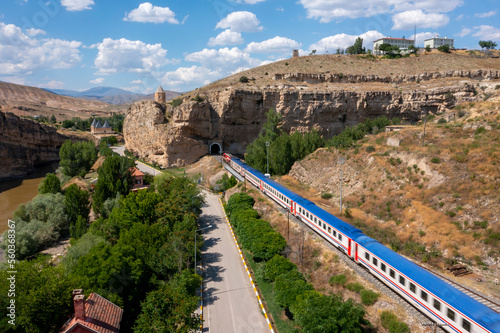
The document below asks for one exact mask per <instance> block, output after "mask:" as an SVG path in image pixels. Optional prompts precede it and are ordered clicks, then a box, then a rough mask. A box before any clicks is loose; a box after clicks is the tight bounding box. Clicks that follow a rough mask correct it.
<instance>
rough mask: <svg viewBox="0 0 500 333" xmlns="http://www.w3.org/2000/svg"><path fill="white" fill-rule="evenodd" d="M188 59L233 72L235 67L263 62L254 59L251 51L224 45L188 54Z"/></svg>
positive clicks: (250, 65)
mask: <svg viewBox="0 0 500 333" xmlns="http://www.w3.org/2000/svg"><path fill="white" fill-rule="evenodd" d="M185 59H186V61H193V62H199V63H201V64H202V65H203V66H206V67H207V68H214V69H216V68H217V69H220V70H221V71H223V72H231V71H232V70H234V69H235V68H238V67H242V66H246V67H250V68H252V67H255V66H258V65H260V64H261V61H260V60H258V59H253V58H252V57H251V56H250V54H249V53H246V52H244V51H242V50H240V49H239V48H237V47H233V48H231V49H230V48H228V47H224V48H221V49H219V50H215V49H203V50H202V51H199V52H194V53H191V54H188V55H187V56H186V58H185Z"/></svg>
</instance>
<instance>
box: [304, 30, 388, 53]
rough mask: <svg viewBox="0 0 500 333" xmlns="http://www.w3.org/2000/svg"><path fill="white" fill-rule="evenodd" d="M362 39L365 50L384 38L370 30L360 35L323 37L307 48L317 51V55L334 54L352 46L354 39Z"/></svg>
mask: <svg viewBox="0 0 500 333" xmlns="http://www.w3.org/2000/svg"><path fill="white" fill-rule="evenodd" d="M358 37H360V38H362V39H363V46H364V47H365V48H367V49H371V48H372V47H373V41H374V40H377V39H379V38H382V37H384V35H383V34H382V33H380V32H378V31H375V30H371V31H367V32H365V33H364V34H361V35H348V34H344V33H342V34H337V35H333V36H329V37H325V38H323V39H321V40H319V41H317V42H316V43H314V44H312V45H311V46H310V47H309V50H311V51H312V50H317V51H318V53H324V52H325V51H326V52H329V53H334V52H335V51H336V50H337V49H339V48H340V49H346V48H347V47H349V46H351V45H353V44H354V41H355V40H356V38H358Z"/></svg>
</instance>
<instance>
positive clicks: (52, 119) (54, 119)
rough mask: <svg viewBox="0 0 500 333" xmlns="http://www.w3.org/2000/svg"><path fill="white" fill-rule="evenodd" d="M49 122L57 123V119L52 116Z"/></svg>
mask: <svg viewBox="0 0 500 333" xmlns="http://www.w3.org/2000/svg"><path fill="white" fill-rule="evenodd" d="M50 122H51V123H56V122H57V119H56V116H55V115H52V117H50Z"/></svg>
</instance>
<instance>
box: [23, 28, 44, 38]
mask: <svg viewBox="0 0 500 333" xmlns="http://www.w3.org/2000/svg"><path fill="white" fill-rule="evenodd" d="M26 34H27V35H28V36H30V37H35V36H38V35H46V34H47V33H46V32H45V31H44V30H42V29H35V28H30V29H26Z"/></svg>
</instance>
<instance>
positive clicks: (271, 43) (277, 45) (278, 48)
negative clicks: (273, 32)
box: [245, 36, 301, 54]
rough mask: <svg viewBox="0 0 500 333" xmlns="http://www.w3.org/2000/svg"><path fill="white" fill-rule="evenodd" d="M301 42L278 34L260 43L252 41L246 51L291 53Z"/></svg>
mask: <svg viewBox="0 0 500 333" xmlns="http://www.w3.org/2000/svg"><path fill="white" fill-rule="evenodd" d="M300 47H301V44H299V43H298V42H296V41H294V40H292V39H289V38H285V37H280V36H276V37H274V38H271V39H268V40H265V41H263V42H260V43H256V42H251V43H250V44H248V45H247V47H246V49H245V51H246V52H249V53H288V54H291V53H292V50H293V49H298V48H300Z"/></svg>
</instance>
